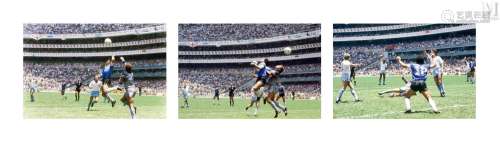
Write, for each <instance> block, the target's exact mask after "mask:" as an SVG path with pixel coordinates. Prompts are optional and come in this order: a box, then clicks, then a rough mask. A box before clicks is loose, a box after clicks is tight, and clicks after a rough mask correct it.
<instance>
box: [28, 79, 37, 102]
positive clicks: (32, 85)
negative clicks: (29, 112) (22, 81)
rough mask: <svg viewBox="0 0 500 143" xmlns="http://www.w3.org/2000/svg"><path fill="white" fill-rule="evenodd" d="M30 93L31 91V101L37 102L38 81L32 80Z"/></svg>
mask: <svg viewBox="0 0 500 143" xmlns="http://www.w3.org/2000/svg"><path fill="white" fill-rule="evenodd" d="M29 88H30V89H29V91H30V99H31V100H30V101H31V102H35V92H37V82H36V80H34V79H32V80H31V82H30V85H29Z"/></svg>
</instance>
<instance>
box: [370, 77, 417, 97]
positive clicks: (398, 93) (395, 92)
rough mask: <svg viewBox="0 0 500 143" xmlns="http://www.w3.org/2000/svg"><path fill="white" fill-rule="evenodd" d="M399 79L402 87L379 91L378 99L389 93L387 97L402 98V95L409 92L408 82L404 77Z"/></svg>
mask: <svg viewBox="0 0 500 143" xmlns="http://www.w3.org/2000/svg"><path fill="white" fill-rule="evenodd" d="M401 79H402V80H403V82H404V83H405V85H404V86H402V87H400V88H394V89H389V90H384V91H381V92H379V93H378V95H379V96H380V97H383V96H384V94H387V93H391V96H389V97H397V96H403V93H405V92H407V91H408V90H410V82H408V80H406V78H405V77H404V76H402V77H401Z"/></svg>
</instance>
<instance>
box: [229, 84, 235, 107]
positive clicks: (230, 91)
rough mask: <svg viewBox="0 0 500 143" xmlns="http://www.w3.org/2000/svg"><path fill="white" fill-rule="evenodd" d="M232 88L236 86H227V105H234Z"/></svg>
mask: <svg viewBox="0 0 500 143" xmlns="http://www.w3.org/2000/svg"><path fill="white" fill-rule="evenodd" d="M234 90H236V88H235V87H234V86H231V87H229V89H228V92H229V94H228V95H229V106H234Z"/></svg>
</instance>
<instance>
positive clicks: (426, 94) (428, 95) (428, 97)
mask: <svg viewBox="0 0 500 143" xmlns="http://www.w3.org/2000/svg"><path fill="white" fill-rule="evenodd" d="M420 93H421V94H422V95H423V96H424V97H425V100H427V102H428V103H429V105H430V106H431V108H432V112H434V113H440V112H439V111H438V109H437V106H436V102H434V100H432V97H431V93H430V92H429V91H428V90H423V91H420Z"/></svg>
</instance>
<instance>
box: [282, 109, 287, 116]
mask: <svg viewBox="0 0 500 143" xmlns="http://www.w3.org/2000/svg"><path fill="white" fill-rule="evenodd" d="M283 112H285V116H287V115H288V108H286V107H285V110H283Z"/></svg>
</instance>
